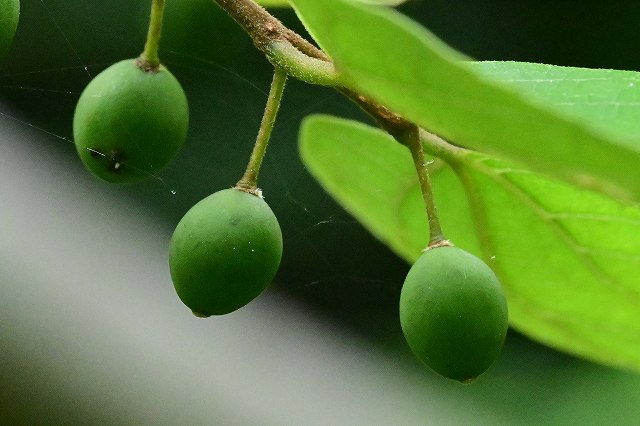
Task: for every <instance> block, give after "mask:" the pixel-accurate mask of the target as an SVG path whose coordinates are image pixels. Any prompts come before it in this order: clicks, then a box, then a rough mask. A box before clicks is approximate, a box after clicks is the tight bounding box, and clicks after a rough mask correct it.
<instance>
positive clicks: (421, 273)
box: [400, 246, 508, 382]
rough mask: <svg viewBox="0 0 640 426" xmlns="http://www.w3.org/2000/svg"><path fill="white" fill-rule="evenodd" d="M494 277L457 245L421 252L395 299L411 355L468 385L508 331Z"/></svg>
mask: <svg viewBox="0 0 640 426" xmlns="http://www.w3.org/2000/svg"><path fill="white" fill-rule="evenodd" d="M507 320H508V318H507V303H506V300H505V297H504V295H503V293H502V288H501V286H500V282H499V281H498V278H497V277H496V276H495V274H494V273H493V271H491V269H490V268H489V267H488V266H487V265H486V264H485V263H484V262H482V261H481V260H480V259H478V258H477V257H475V256H473V255H472V254H470V253H468V252H466V251H464V250H462V249H459V248H457V247H450V246H445V247H438V248H432V249H429V250H427V251H425V252H424V253H423V254H422V256H421V257H420V258H419V259H418V260H417V261H416V263H415V264H414V265H413V266H412V267H411V270H410V271H409V274H408V275H407V278H406V280H405V282H404V285H403V287H402V293H401V295H400V323H401V325H402V330H403V332H404V335H405V338H406V340H407V343H408V344H409V346H410V347H411V349H412V351H413V352H414V354H415V355H416V356H417V357H418V358H419V359H420V360H421V361H423V362H424V363H425V364H427V365H428V366H429V367H431V368H432V369H433V370H435V371H436V372H438V373H440V374H441V375H443V376H445V377H448V378H451V379H455V380H458V381H461V382H463V381H469V380H471V379H474V378H476V377H477V376H479V375H480V374H482V373H483V372H485V371H486V370H487V369H488V368H489V367H490V366H491V364H493V362H494V361H495V359H496V358H497V357H498V355H499V354H500V351H501V350H502V346H503V344H504V339H505V337H506V333H507V327H508V321H507Z"/></svg>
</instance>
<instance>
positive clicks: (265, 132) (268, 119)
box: [236, 67, 287, 194]
mask: <svg viewBox="0 0 640 426" xmlns="http://www.w3.org/2000/svg"><path fill="white" fill-rule="evenodd" d="M286 82H287V73H286V72H285V71H284V70H283V69H281V68H278V67H276V68H275V70H274V73H273V81H272V82H271V89H270V90H269V98H268V99H267V105H266V106H265V108H264V115H263V116H262V122H261V123H260V130H259V131H258V136H257V137H256V143H255V145H254V147H253V152H252V153H251V157H250V158H249V163H248V164H247V169H246V171H245V172H244V175H243V176H242V178H241V179H240V180H239V181H238V183H237V184H236V188H237V189H241V190H243V191H247V192H250V193H256V194H260V190H258V189H257V187H258V173H259V172H260V166H261V165H262V159H263V158H264V154H265V152H266V150H267V145H268V144H269V139H270V138H271V132H272V130H273V125H274V124H275V121H276V116H277V115H278V110H279V109H280V103H281V101H282V94H283V92H284V87H285V85H286Z"/></svg>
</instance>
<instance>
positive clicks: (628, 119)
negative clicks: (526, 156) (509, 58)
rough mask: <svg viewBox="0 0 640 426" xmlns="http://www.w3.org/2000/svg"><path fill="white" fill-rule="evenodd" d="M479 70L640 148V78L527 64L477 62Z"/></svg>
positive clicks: (629, 73)
mask: <svg viewBox="0 0 640 426" xmlns="http://www.w3.org/2000/svg"><path fill="white" fill-rule="evenodd" d="M469 65H471V67H472V69H473V70H474V71H477V72H480V73H481V74H483V75H485V76H486V77H487V78H491V79H493V80H496V81H499V82H501V83H507V84H511V85H514V86H516V88H517V89H518V90H519V91H521V92H523V93H524V94H526V95H527V96H528V97H531V98H532V99H533V98H535V99H536V100H538V101H540V102H541V103H543V104H544V105H547V106H549V107H552V108H553V109H556V110H557V111H558V112H560V113H563V114H566V115H567V116H570V117H571V118H572V119H574V120H576V121H579V122H580V124H581V125H582V126H585V127H592V128H593V130H595V131H598V132H600V133H602V134H606V135H608V136H609V137H612V138H617V139H618V140H621V141H626V142H628V143H629V145H631V146H633V144H636V145H637V144H638V143H640V142H639V141H640V73H638V72H632V71H621V70H606V69H588V68H574V67H561V66H557V65H544V64H532V63H525V62H472V63H470V64H469Z"/></svg>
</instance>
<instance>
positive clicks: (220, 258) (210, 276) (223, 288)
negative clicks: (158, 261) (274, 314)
mask: <svg viewBox="0 0 640 426" xmlns="http://www.w3.org/2000/svg"><path fill="white" fill-rule="evenodd" d="M281 258H282V232H281V231H280V225H279V224H278V220H277V219H276V217H275V215H274V214H273V211H272V210H271V208H270V207H269V206H268V205H267V203H266V202H265V201H264V200H263V199H262V197H260V196H257V195H253V194H250V193H248V192H245V191H242V190H238V189H235V188H233V189H225V190H222V191H218V192H216V193H214V194H212V195H210V196H208V197H207V198H205V199H203V200H201V201H200V202H198V203H197V204H196V205H195V206H193V207H192V208H191V209H190V210H189V211H188V212H187V213H186V214H185V215H184V217H183V218H182V220H180V222H179V223H178V226H177V227H176V229H175V231H174V233H173V237H172V238H171V244H170V249H169V267H170V270H171V278H172V279H173V285H174V287H175V289H176V292H177V293H178V296H179V297H180V299H181V300H182V302H183V303H184V304H185V305H187V307H189V308H190V309H191V310H192V311H193V313H194V314H195V315H197V316H202V317H207V316H211V315H223V314H227V313H229V312H233V311H235V310H236V309H239V308H241V307H243V306H244V305H246V304H247V303H249V302H250V301H252V300H253V299H255V298H256V297H257V296H258V295H259V294H260V293H262V291H264V289H266V288H267V286H268V285H269V284H270V283H271V281H272V280H273V277H274V276H275V274H276V272H277V271H278V267H279V265H280V259H281Z"/></svg>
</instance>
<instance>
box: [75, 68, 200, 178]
mask: <svg viewBox="0 0 640 426" xmlns="http://www.w3.org/2000/svg"><path fill="white" fill-rule="evenodd" d="M188 122H189V108H188V105H187V98H186V96H185V94H184V91H183V90H182V87H181V86H180V83H179V82H178V81H177V80H176V79H175V77H174V76H173V75H172V74H171V73H170V72H169V70H167V69H166V68H165V67H164V66H162V65H160V66H159V67H158V68H157V69H152V70H148V69H145V67H143V66H141V65H140V62H139V61H138V60H136V59H127V60H124V61H121V62H118V63H116V64H114V65H112V66H110V67H109V68H107V69H105V70H104V71H102V72H101V73H100V74H98V75H97V76H96V77H95V78H94V79H93V80H92V81H91V82H90V83H89V85H88V86H87V87H86V88H85V90H84V91H83V92H82V95H81V96H80V100H79V101H78V105H77V106H76V111H75V115H74V118H73V136H74V139H75V144H76V149H77V150H78V154H79V155H80V158H81V159H82V161H83V162H84V164H85V166H86V167H87V168H88V169H89V170H90V171H91V172H92V173H94V174H95V175H96V176H98V177H100V178H102V179H104V180H106V181H109V182H116V183H121V182H135V181H138V180H141V179H144V178H146V177H149V176H152V175H153V174H155V173H157V172H158V171H159V170H160V169H161V168H162V167H164V166H165V165H166V164H167V163H168V162H169V161H170V160H171V159H172V158H173V157H174V156H175V154H176V153H177V152H178V150H179V149H180V148H181V147H182V145H183V144H184V141H185V139H186V136H187V127H188Z"/></svg>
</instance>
